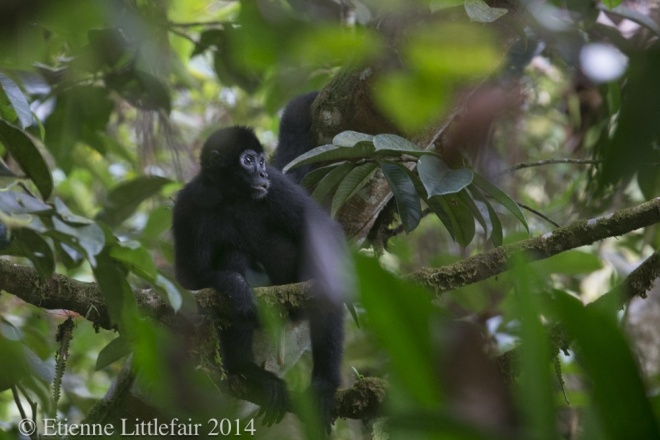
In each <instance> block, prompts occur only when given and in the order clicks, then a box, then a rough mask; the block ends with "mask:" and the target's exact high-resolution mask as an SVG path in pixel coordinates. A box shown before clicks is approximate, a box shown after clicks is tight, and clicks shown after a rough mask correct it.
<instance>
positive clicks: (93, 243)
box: [48, 217, 105, 267]
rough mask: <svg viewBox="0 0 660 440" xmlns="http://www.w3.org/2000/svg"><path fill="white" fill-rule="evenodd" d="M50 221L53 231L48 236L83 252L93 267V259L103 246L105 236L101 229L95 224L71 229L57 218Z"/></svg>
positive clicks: (94, 261)
mask: <svg viewBox="0 0 660 440" xmlns="http://www.w3.org/2000/svg"><path fill="white" fill-rule="evenodd" d="M52 220H53V226H54V230H52V231H49V232H48V235H51V236H53V237H55V238H59V239H60V240H61V241H63V242H65V243H66V244H68V245H69V246H72V247H74V248H77V249H81V250H83V251H84V252H85V255H86V256H87V259H88V260H89V264H91V265H92V267H95V266H96V258H95V257H96V256H97V255H98V254H99V253H100V252H101V251H102V250H103V246H105V235H104V234H103V230H102V229H101V227H100V226H99V225H97V224H96V223H92V224H89V225H84V226H78V227H72V226H69V225H68V224H67V223H64V222H63V221H61V220H59V219H58V218H57V217H53V218H52Z"/></svg>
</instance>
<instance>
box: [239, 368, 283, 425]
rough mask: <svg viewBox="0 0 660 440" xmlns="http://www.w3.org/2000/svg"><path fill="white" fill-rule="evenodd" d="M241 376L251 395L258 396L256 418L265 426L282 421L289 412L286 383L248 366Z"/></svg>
mask: <svg viewBox="0 0 660 440" xmlns="http://www.w3.org/2000/svg"><path fill="white" fill-rule="evenodd" d="M240 374H241V376H242V377H243V378H245V380H246V382H247V383H248V388H249V389H250V391H251V393H254V394H255V395H256V396H258V398H259V400H260V404H261V408H260V409H259V412H258V413H257V417H261V421H262V423H263V424H264V425H266V426H271V425H273V424H276V423H279V422H280V421H282V418H283V417H284V415H285V414H286V413H287V411H289V408H290V402H289V393H288V391H287V388H286V383H285V382H284V381H283V380H282V379H280V378H279V377H277V376H276V375H275V374H273V373H271V372H270V371H266V370H264V369H263V368H260V367H258V366H257V365H255V364H250V365H248V366H246V367H244V368H243V369H241V373H240Z"/></svg>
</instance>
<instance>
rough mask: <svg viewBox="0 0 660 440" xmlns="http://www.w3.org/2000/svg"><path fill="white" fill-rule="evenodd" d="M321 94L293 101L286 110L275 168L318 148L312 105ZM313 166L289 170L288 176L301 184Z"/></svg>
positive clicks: (276, 153) (308, 95)
mask: <svg viewBox="0 0 660 440" xmlns="http://www.w3.org/2000/svg"><path fill="white" fill-rule="evenodd" d="M318 94H319V92H310V93H307V94H304V95H300V96H298V97H296V98H294V99H292V100H291V101H290V102H289V103H288V104H287V106H286V107H285V108H284V112H283V113H282V119H280V136H279V141H278V146H277V150H275V156H274V157H273V166H275V167H276V168H277V169H278V170H281V169H282V168H284V166H285V165H286V164H288V163H289V162H291V161H292V160H293V159H295V158H296V157H298V156H300V155H301V154H303V153H306V152H308V151H309V150H311V149H312V148H314V147H315V146H316V142H315V141H314V138H313V136H312V103H313V102H314V100H315V99H316V97H317V96H318ZM312 169H313V165H303V166H301V167H297V168H294V169H292V170H289V171H288V172H287V173H286V175H287V176H290V177H291V178H292V179H293V181H294V182H296V183H300V181H301V180H302V178H303V177H305V174H307V173H308V172H310V171H311V170H312Z"/></svg>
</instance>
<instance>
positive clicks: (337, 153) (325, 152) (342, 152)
mask: <svg viewBox="0 0 660 440" xmlns="http://www.w3.org/2000/svg"><path fill="white" fill-rule="evenodd" d="M374 151H375V148H374V146H373V144H372V143H371V142H358V143H357V144H355V146H354V147H338V146H336V145H332V144H328V145H321V146H320V147H316V148H314V149H312V150H310V151H308V152H307V153H305V154H301V155H300V156H298V157H297V158H295V159H294V160H292V161H291V162H289V163H288V164H287V165H286V166H285V167H284V169H283V171H284V172H285V173H286V172H287V171H288V170H290V169H291V168H295V167H298V166H301V165H306V164H309V163H317V162H324V161H339V160H348V159H360V158H364V157H369V156H371V155H372V153H373V152H374Z"/></svg>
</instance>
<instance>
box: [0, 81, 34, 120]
mask: <svg viewBox="0 0 660 440" xmlns="http://www.w3.org/2000/svg"><path fill="white" fill-rule="evenodd" d="M0 87H2V90H3V91H4V93H5V95H6V96H7V99H9V102H10V103H11V105H12V107H13V108H14V111H15V112H16V116H17V117H18V120H19V121H20V123H21V127H22V128H25V127H28V126H30V125H32V122H33V121H34V118H33V116H32V110H30V104H29V103H28V101H27V99H26V98H25V95H24V94H23V92H22V91H21V89H20V88H19V87H18V85H17V84H16V83H15V82H14V81H13V80H12V79H11V78H9V77H8V76H7V75H5V74H4V73H0Z"/></svg>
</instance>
